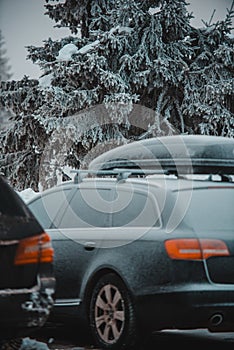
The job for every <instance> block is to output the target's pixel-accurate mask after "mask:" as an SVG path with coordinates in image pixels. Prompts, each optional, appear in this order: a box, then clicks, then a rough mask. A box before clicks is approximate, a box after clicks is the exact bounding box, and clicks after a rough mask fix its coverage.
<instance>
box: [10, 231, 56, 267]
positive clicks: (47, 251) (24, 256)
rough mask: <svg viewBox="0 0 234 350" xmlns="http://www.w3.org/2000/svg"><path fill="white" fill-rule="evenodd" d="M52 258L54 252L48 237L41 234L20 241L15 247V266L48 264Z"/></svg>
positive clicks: (45, 234)
mask: <svg viewBox="0 0 234 350" xmlns="http://www.w3.org/2000/svg"><path fill="white" fill-rule="evenodd" d="M53 258H54V250H53V248H52V245H51V239H50V236H49V235H48V234H47V233H42V234H40V235H37V236H33V237H29V238H25V239H22V240H21V241H20V242H19V245H18V247H17V251H16V256H15V265H25V264H35V263H50V262H52V261H53Z"/></svg>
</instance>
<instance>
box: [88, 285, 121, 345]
mask: <svg viewBox="0 0 234 350" xmlns="http://www.w3.org/2000/svg"><path fill="white" fill-rule="evenodd" d="M124 323H125V306H124V300H123V297H122V295H121V293H120V291H119V290H118V288H116V287H115V286H114V285H112V284H107V285H105V286H104V287H102V289H100V291H99V293H98V295H97V299H96V303H95V326H96V329H97V332H98V334H99V337H100V338H101V339H102V341H104V342H105V343H108V344H110V343H111V344H112V343H116V342H117V341H118V339H119V338H120V336H121V334H122V332H123V328H124Z"/></svg>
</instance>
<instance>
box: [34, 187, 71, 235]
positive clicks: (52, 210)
mask: <svg viewBox="0 0 234 350" xmlns="http://www.w3.org/2000/svg"><path fill="white" fill-rule="evenodd" d="M70 192H71V189H62V190H58V191H55V192H51V193H48V194H45V195H43V194H42V195H41V196H39V197H38V198H36V199H35V200H34V201H33V202H31V203H30V204H29V205H28V206H29V208H30V210H31V211H32V213H33V214H34V215H35V216H36V217H37V219H38V221H39V222H40V224H41V225H42V227H44V228H45V229H48V228H53V227H55V226H56V225H55V224H54V220H55V218H56V215H57V213H58V211H59V209H60V208H61V207H62V206H63V205H66V206H67V203H68V201H69V194H70Z"/></svg>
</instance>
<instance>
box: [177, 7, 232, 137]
mask: <svg viewBox="0 0 234 350" xmlns="http://www.w3.org/2000/svg"><path fill="white" fill-rule="evenodd" d="M233 16H234V1H233V2H232V6H231V8H230V9H227V15H226V18H225V19H224V20H220V21H218V22H216V23H212V17H211V20H210V22H209V23H206V22H204V27H203V28H200V29H198V30H197V31H196V32H195V33H194V34H193V37H194V50H193V56H192V57H191V63H190V65H189V71H188V76H187V78H188V79H187V81H186V84H185V87H184V99H183V103H182V106H181V108H182V110H183V114H184V116H185V119H186V120H187V121H188V123H189V124H190V125H191V128H192V130H193V132H195V133H199V134H200V133H201V134H208V135H209V134H211V135H221V136H228V137H234V36H233V34H232V32H231V29H232V25H233Z"/></svg>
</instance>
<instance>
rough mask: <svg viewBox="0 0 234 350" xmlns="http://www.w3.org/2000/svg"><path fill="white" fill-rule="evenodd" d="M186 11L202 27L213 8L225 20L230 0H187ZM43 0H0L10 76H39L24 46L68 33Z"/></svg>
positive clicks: (17, 78) (1, 26) (1, 24)
mask: <svg viewBox="0 0 234 350" xmlns="http://www.w3.org/2000/svg"><path fill="white" fill-rule="evenodd" d="M188 2H189V3H190V4H189V6H188V10H189V12H193V15H194V17H195V18H194V19H193V20H192V21H191V24H192V25H193V26H198V27H201V26H203V23H202V19H203V20H204V21H207V22H208V21H209V19H210V17H211V15H212V13H213V10H214V9H216V12H215V16H214V20H217V19H224V18H225V15H226V9H227V8H230V7H231V3H232V0H190V1H189V0H188ZM44 4H45V1H44V0H0V30H1V31H2V35H3V37H4V40H5V47H4V48H5V49H6V51H7V52H6V56H7V57H8V58H9V65H10V66H11V71H10V72H11V73H12V77H11V79H15V80H20V79H22V78H23V76H24V75H28V76H30V77H31V78H38V77H39V76H40V75H41V73H42V72H41V71H40V70H39V68H38V66H37V65H35V64H33V63H32V62H31V61H30V60H26V56H27V49H26V46H31V45H33V46H42V45H43V40H47V39H48V38H49V37H51V38H52V39H53V40H56V39H60V38H61V37H64V36H68V35H70V32H69V31H68V30H66V29H58V28H54V25H55V22H54V21H52V20H50V19H49V17H48V16H46V15H44V12H45V8H44Z"/></svg>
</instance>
